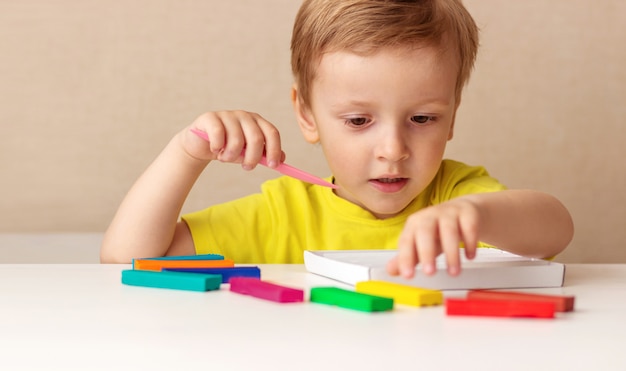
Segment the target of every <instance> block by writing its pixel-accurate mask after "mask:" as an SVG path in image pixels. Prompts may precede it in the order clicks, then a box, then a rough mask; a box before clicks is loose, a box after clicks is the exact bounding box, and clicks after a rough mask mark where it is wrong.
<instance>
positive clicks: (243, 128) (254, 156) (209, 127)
mask: <svg viewBox="0 0 626 371" xmlns="http://www.w3.org/2000/svg"><path fill="white" fill-rule="evenodd" d="M190 129H197V130H200V131H203V132H205V133H207V135H208V137H209V140H208V142H207V141H206V140H205V139H201V138H200V137H198V136H197V135H195V134H194V133H193V132H191V131H190ZM182 135H183V146H184V149H185V151H186V152H187V153H188V154H189V155H190V156H192V157H194V158H196V159H199V160H205V161H206V160H218V161H222V162H234V163H241V164H242V167H243V168H244V169H246V170H251V169H253V168H254V167H255V166H256V165H257V164H258V163H259V161H260V160H261V157H262V156H263V154H265V155H266V158H267V164H268V165H269V166H270V167H276V166H278V165H279V164H280V163H281V162H282V161H284V157H285V156H284V153H283V152H282V150H281V144H280V134H279V132H278V130H277V129H276V127H275V126H274V125H272V124H271V123H270V122H269V121H267V120H265V119H264V118H263V117H261V116H260V115H258V114H256V113H252V112H246V111H220V112H207V113H205V114H203V115H201V116H200V117H198V118H197V119H196V120H195V121H194V122H193V123H192V124H191V126H190V127H188V128H186V129H185V130H184V132H183V133H182ZM244 149H245V151H244Z"/></svg>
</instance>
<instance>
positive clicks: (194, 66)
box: [0, 0, 626, 263]
mask: <svg viewBox="0 0 626 371" xmlns="http://www.w3.org/2000/svg"><path fill="white" fill-rule="evenodd" d="M466 4H467V6H468V8H469V9H470V11H471V12H472V13H473V15H474V16H475V18H476V20H477V22H478V24H479V26H480V27H481V28H482V49H481V51H480V56H479V60H478V64H477V66H476V71H475V74H474V75H473V77H472V79H471V82H470V86H469V88H468V90H467V92H466V95H465V98H464V102H463V104H462V106H461V109H460V112H459V115H458V119H457V131H456V136H455V138H454V140H453V141H452V142H451V143H450V146H449V148H448V153H447V155H448V156H449V157H453V158H456V159H460V160H463V161H465V162H468V163H472V164H483V165H485V166H486V167H487V168H488V169H489V170H490V171H491V173H492V174H493V175H494V176H496V177H497V178H499V179H500V180H501V181H502V182H504V183H506V184H508V185H509V186H510V187H532V188H537V189H541V190H544V191H547V192H550V193H553V194H555V195H557V196H558V197H560V198H561V199H562V200H563V201H564V203H565V204H566V205H567V206H568V207H569V209H570V210H571V212H572V214H573V216H574V219H575V222H576V236H575V239H574V241H573V242H572V244H571V246H570V247H569V248H568V250H567V251H566V252H565V253H563V254H562V255H560V256H559V257H558V259H557V260H559V261H562V262H621V263H626V249H625V248H624V247H623V246H622V243H623V241H625V240H626V228H625V227H626V225H625V224H626V223H625V221H626V195H625V192H624V189H625V186H626V171H624V170H625V169H626V166H625V165H624V164H623V159H624V158H625V155H626V148H625V146H624V143H626V130H625V129H624V128H623V123H624V121H625V117H626V67H625V66H626V49H625V48H624V45H626V2H624V1H621V0H601V1H597V0H558V1H557V0H553V1H544V0H526V1H500V0H472V1H466ZM298 5H299V1H295V0H263V1H258V0H230V1H206V0H183V1H173V0H169V1H167V0H160V1H152V0H136V1H124V2H122V1H113V2H109V1H102V0H101V1H97V0H91V1H89V0H59V1H54V2H51V1H47V0H38V1H36V0H0V177H1V178H0V179H1V182H0V190H1V192H2V193H1V195H2V196H1V197H0V211H1V212H0V232H4V233H30V232H102V231H104V230H105V228H106V226H107V224H108V222H109V220H110V219H111V217H112V216H113V213H114V212H115V209H116V207H117V205H118V204H119V202H120V200H121V199H122V197H123V195H124V194H125V192H126V190H127V189H128V187H129V186H130V185H131V184H132V182H133V181H134V180H135V178H136V177H137V176H138V175H139V174H140V172H141V171H142V170H143V169H144V168H145V167H146V166H147V165H148V163H149V162H150V161H151V160H152V159H153V158H154V156H156V154H157V153H158V152H159V151H160V149H161V148H162V147H163V146H164V145H165V143H166V142H167V141H168V140H169V138H171V136H172V135H173V134H174V133H175V132H177V131H178V130H180V129H181V128H183V127H184V126H186V125H188V124H189V123H190V122H191V121H192V120H193V119H194V118H195V117H196V116H197V115H199V114H200V113H202V112H204V111H208V110H218V109H236V108H237V109H246V110H251V111H256V112H259V113H261V114H262V115H263V116H265V117H266V118H268V119H269V120H271V121H273V122H274V123H275V124H276V125H277V126H278V127H279V128H280V129H281V133H282V137H283V141H284V143H285V151H286V152H287V156H288V160H289V163H291V164H293V165H296V166H300V167H302V168H305V169H307V170H309V171H311V172H313V173H316V174H319V175H327V174H328V170H327V168H326V166H325V165H324V162H323V158H322V155H321V151H320V150H319V149H318V148H315V147H312V146H309V145H308V144H306V143H305V142H304V140H303V139H301V137H300V134H299V132H298V130H297V128H296V124H295V122H294V116H293V113H292V109H291V105H290V101H289V87H290V84H291V74H290V69H289V39H290V32H291V24H292V21H293V18H294V15H295V13H296V10H297V8H298ZM273 175H274V174H273V173H272V172H270V171H269V170H266V169H257V170H255V171H254V172H252V173H247V172H244V171H242V170H241V169H240V168H239V167H238V166H235V165H223V164H216V165H213V164H212V165H211V166H210V168H209V169H208V170H207V171H206V172H205V174H204V175H203V177H202V178H201V180H200V181H199V183H198V184H197V186H196V187H195V189H194V191H193V193H192V195H191V196H190V198H189V200H188V203H187V204H186V206H185V211H191V210H195V209H199V208H202V207H204V206H207V205H210V204H213V203H216V202H221V201H226V200H229V199H232V198H234V197H238V196H242V195H244V194H248V193H250V192H254V191H256V190H257V189H258V186H259V184H260V183H261V182H262V181H263V180H264V179H268V178H270V177H272V176H273Z"/></svg>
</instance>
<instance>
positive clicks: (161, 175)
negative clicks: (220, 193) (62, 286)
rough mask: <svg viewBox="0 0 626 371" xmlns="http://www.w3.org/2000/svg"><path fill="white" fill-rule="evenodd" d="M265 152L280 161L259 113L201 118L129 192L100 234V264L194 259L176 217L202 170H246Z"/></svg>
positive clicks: (272, 161)
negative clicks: (224, 166)
mask: <svg viewBox="0 0 626 371" xmlns="http://www.w3.org/2000/svg"><path fill="white" fill-rule="evenodd" d="M192 128H195V129H198V130H201V131H204V132H206V133H207V135H208V137H209V142H207V141H206V140H204V139H201V138H199V137H198V136H197V135H195V134H193V133H192V132H191V131H190V129H192ZM244 148H245V154H244V155H242V152H243V150H244ZM264 153H265V155H266V157H267V162H268V165H269V166H270V167H276V166H277V165H278V164H279V163H280V162H282V161H283V160H284V154H283V152H282V149H281V145H280V135H279V133H278V130H277V129H276V127H274V125H272V124H271V123H270V122H268V121H266V120H265V119H263V118H262V117H261V116H259V115H258V114H255V113H250V112H245V111H222V112H209V113H206V114H203V115H201V116H200V117H198V118H197V119H196V120H195V121H194V122H193V123H192V124H191V126H189V127H187V128H185V129H183V130H182V131H181V132H179V133H178V134H176V135H175V136H174V138H172V140H171V141H170V142H169V143H168V145H167V146H166V147H165V149H163V151H162V152H161V153H160V154H159V156H158V157H157V158H156V159H155V160H154V162H152V164H151V165H150V166H149V167H148V168H147V169H146V171H145V172H144V173H143V174H142V175H141V176H140V177H139V179H138V180H137V181H136V182H135V184H134V185H133V186H132V187H131V189H130V190H129V192H128V194H127V195H126V197H125V198H124V200H123V201H122V204H121V205H120V207H119V209H118V210H117V213H116V214H115V217H114V218H113V220H112V222H111V224H110V226H109V228H108V229H107V231H106V233H105V235H104V240H103V242H102V247H101V250H100V261H101V262H102V263H130V262H131V260H132V259H133V258H141V257H156V256H164V255H193V254H194V253H195V249H194V245H193V240H192V239H191V233H190V231H189V229H188V228H187V225H186V224H185V223H184V222H179V221H178V218H179V214H180V211H181V209H182V206H183V204H184V202H185V199H186V198H187V195H188V194H189V191H190V190H191V188H192V187H193V185H194V183H195V182H196V180H197V179H198V177H199V176H200V174H201V173H202V171H203V170H204V168H205V167H206V165H208V164H209V163H210V162H211V161H213V160H218V161H222V162H234V163H241V164H242V167H243V168H244V169H246V170H251V169H253V168H254V167H255V166H256V165H257V164H258V163H259V161H260V159H261V156H262V155H263V154H264Z"/></svg>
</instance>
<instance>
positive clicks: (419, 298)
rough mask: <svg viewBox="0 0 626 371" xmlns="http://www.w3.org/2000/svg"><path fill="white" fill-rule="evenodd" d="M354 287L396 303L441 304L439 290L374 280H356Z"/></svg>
mask: <svg viewBox="0 0 626 371" xmlns="http://www.w3.org/2000/svg"><path fill="white" fill-rule="evenodd" d="M354 288H355V290H356V291H357V292H360V293H363V294H370V295H376V296H382V297H388V298H392V299H393V300H394V302H396V303H398V304H405V305H413V306H416V307H421V306H425V305H440V304H443V293H442V292H441V291H439V290H429V289H423V288H419V287H412V286H408V285H402V284H399V283H393V282H386V281H376V280H372V281H363V282H357V284H356V286H355V287H354Z"/></svg>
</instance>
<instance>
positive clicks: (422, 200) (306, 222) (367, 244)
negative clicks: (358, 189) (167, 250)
mask: <svg viewBox="0 0 626 371" xmlns="http://www.w3.org/2000/svg"><path fill="white" fill-rule="evenodd" d="M261 188H262V191H261V193H259V194H253V195H250V196H247V197H244V198H241V199H238V200H234V201H231V202H227V203H224V204H219V205H215V206H211V207H209V208H207V209H205V210H201V211H197V212H194V213H190V214H187V215H184V216H183V218H182V219H183V220H184V221H185V222H186V223H187V225H188V226H189V229H190V230H191V234H192V237H193V241H194V244H195V249H196V253H197V254H207V253H213V254H221V255H224V256H225V257H226V258H228V259H232V260H234V261H235V262H236V263H240V264H245V263H251V264H285V263H302V262H303V252H304V250H367V249H395V248H396V247H397V246H396V245H397V240H398V237H399V235H400V232H401V231H402V228H403V226H404V222H405V220H406V218H407V217H408V216H409V215H411V214H413V213H415V212H416V211H418V210H420V209H422V208H425V207H427V206H431V205H436V204H439V203H441V202H444V201H447V200H450V199H452V198H455V197H458V196H462V195H466V194H471V193H484V192H494V191H500V190H504V189H506V187H505V186H503V185H502V184H500V183H499V182H498V181H497V180H496V179H494V178H492V177H491V176H489V174H488V173H487V171H486V170H485V169H484V168H483V167H480V166H468V165H465V164H463V163H460V162H456V161H452V160H444V161H443V162H442V165H441V167H440V169H439V171H438V173H437V175H436V176H435V178H434V179H433V181H432V182H431V184H430V185H429V186H428V187H427V188H426V189H425V190H424V191H423V192H422V193H421V194H420V195H419V196H418V197H417V198H416V199H415V200H413V201H412V202H411V203H410V204H409V205H408V206H407V207H406V208H405V210H403V211H402V212H401V213H400V214H399V215H397V216H395V217H392V218H389V219H383V220H381V219H377V218H376V217H374V216H373V215H372V214H371V213H370V212H368V211H367V210H364V209H362V208H361V207H359V206H357V205H355V204H353V203H351V202H349V201H346V200H344V199H342V198H340V197H338V196H336V195H335V194H334V193H333V191H332V189H330V188H326V187H320V186H316V185H311V184H309V183H305V182H302V181H300V180H296V179H293V178H289V177H280V178H277V179H273V180H270V181H267V182H265V183H264V184H263V185H262V187H261Z"/></svg>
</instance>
